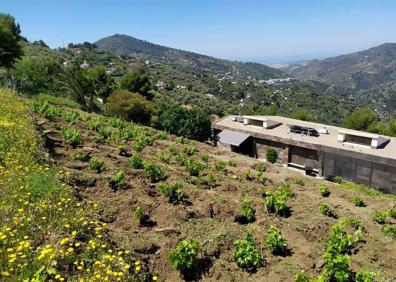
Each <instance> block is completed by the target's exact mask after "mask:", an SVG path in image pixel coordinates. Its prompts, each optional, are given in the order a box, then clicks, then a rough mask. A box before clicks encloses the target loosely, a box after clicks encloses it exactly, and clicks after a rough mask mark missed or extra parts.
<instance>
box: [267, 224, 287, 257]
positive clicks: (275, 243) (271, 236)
mask: <svg viewBox="0 0 396 282" xmlns="http://www.w3.org/2000/svg"><path fill="white" fill-rule="evenodd" d="M264 244H265V246H266V247H267V248H268V249H269V250H270V251H271V253H273V254H285V253H286V252H287V250H288V247H287V242H286V239H285V238H283V235H282V232H281V231H280V230H279V229H278V228H276V227H275V226H272V225H271V226H270V228H269V229H268V231H267V236H266V239H265V241H264Z"/></svg>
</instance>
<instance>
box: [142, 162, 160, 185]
mask: <svg viewBox="0 0 396 282" xmlns="http://www.w3.org/2000/svg"><path fill="white" fill-rule="evenodd" d="M143 169H144V173H145V174H146V176H147V177H148V179H149V180H150V182H158V181H160V180H163V179H164V178H165V171H164V169H163V168H162V166H160V165H157V164H155V163H153V162H151V161H146V162H144V164H143Z"/></svg>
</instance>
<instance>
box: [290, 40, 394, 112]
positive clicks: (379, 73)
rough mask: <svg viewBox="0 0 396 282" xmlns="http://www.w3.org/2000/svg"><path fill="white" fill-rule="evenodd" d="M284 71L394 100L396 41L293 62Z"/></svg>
mask: <svg viewBox="0 0 396 282" xmlns="http://www.w3.org/2000/svg"><path fill="white" fill-rule="evenodd" d="M284 70H285V71H286V72H288V73H290V74H291V75H293V76H295V77H297V78H299V79H303V80H317V81H321V82H324V83H328V84H330V85H331V86H332V87H337V88H338V92H339V93H340V94H348V95H349V94H350V95H353V96H355V97H358V98H362V99H364V98H366V99H376V101H377V102H380V103H382V104H383V103H389V102H392V101H394V102H395V101H396V93H395V92H396V43H386V44H382V45H380V46H377V47H373V48H370V49H367V50H363V51H359V52H355V53H352V54H347V55H342V56H337V57H332V58H327V59H323V60H312V61H309V62H305V63H304V64H294V65H290V66H288V68H286V69H284ZM392 106H393V107H396V103H393V102H392ZM393 109H394V108H393Z"/></svg>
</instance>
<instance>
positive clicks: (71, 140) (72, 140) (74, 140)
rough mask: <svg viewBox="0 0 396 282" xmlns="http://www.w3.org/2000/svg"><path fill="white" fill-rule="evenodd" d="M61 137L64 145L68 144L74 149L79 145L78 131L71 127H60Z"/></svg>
mask: <svg viewBox="0 0 396 282" xmlns="http://www.w3.org/2000/svg"><path fill="white" fill-rule="evenodd" d="M62 136H63V139H64V140H65V142H66V143H68V144H70V145H71V146H73V147H74V148H75V147H77V146H78V145H79V144H80V143H81V136H80V133H78V131H77V130H76V129H75V128H74V127H71V126H64V127H62Z"/></svg>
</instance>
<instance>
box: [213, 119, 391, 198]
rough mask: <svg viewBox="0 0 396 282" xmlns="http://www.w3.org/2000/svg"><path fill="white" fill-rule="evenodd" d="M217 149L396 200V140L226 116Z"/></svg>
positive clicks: (217, 127) (216, 126) (216, 128)
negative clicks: (270, 152)
mask: <svg viewBox="0 0 396 282" xmlns="http://www.w3.org/2000/svg"><path fill="white" fill-rule="evenodd" d="M212 129H213V135H214V136H213V137H214V138H213V140H214V145H215V146H217V145H219V146H226V147H229V148H230V149H231V150H232V151H234V152H239V153H242V154H245V155H249V156H251V157H256V158H259V159H265V157H266V151H267V148H268V147H273V148H275V149H276V150H277V151H278V160H277V162H278V163H279V164H282V165H285V166H290V167H294V168H298V169H302V170H305V171H306V172H307V174H308V173H309V174H313V175H316V176H319V177H324V178H325V179H328V180H332V179H334V178H335V177H336V176H340V177H342V179H345V180H350V181H354V182H358V183H362V184H365V185H368V186H372V187H375V188H377V189H379V190H382V191H383V192H386V193H392V194H396V139H395V138H392V137H386V136H381V135H378V134H372V133H366V132H361V131H356V130H350V129H345V128H340V127H335V126H328V125H323V124H318V123H313V122H305V121H300V120H295V119H290V118H285V117H279V116H227V117H224V118H222V119H220V120H218V121H216V122H214V123H213V124H212Z"/></svg>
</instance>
